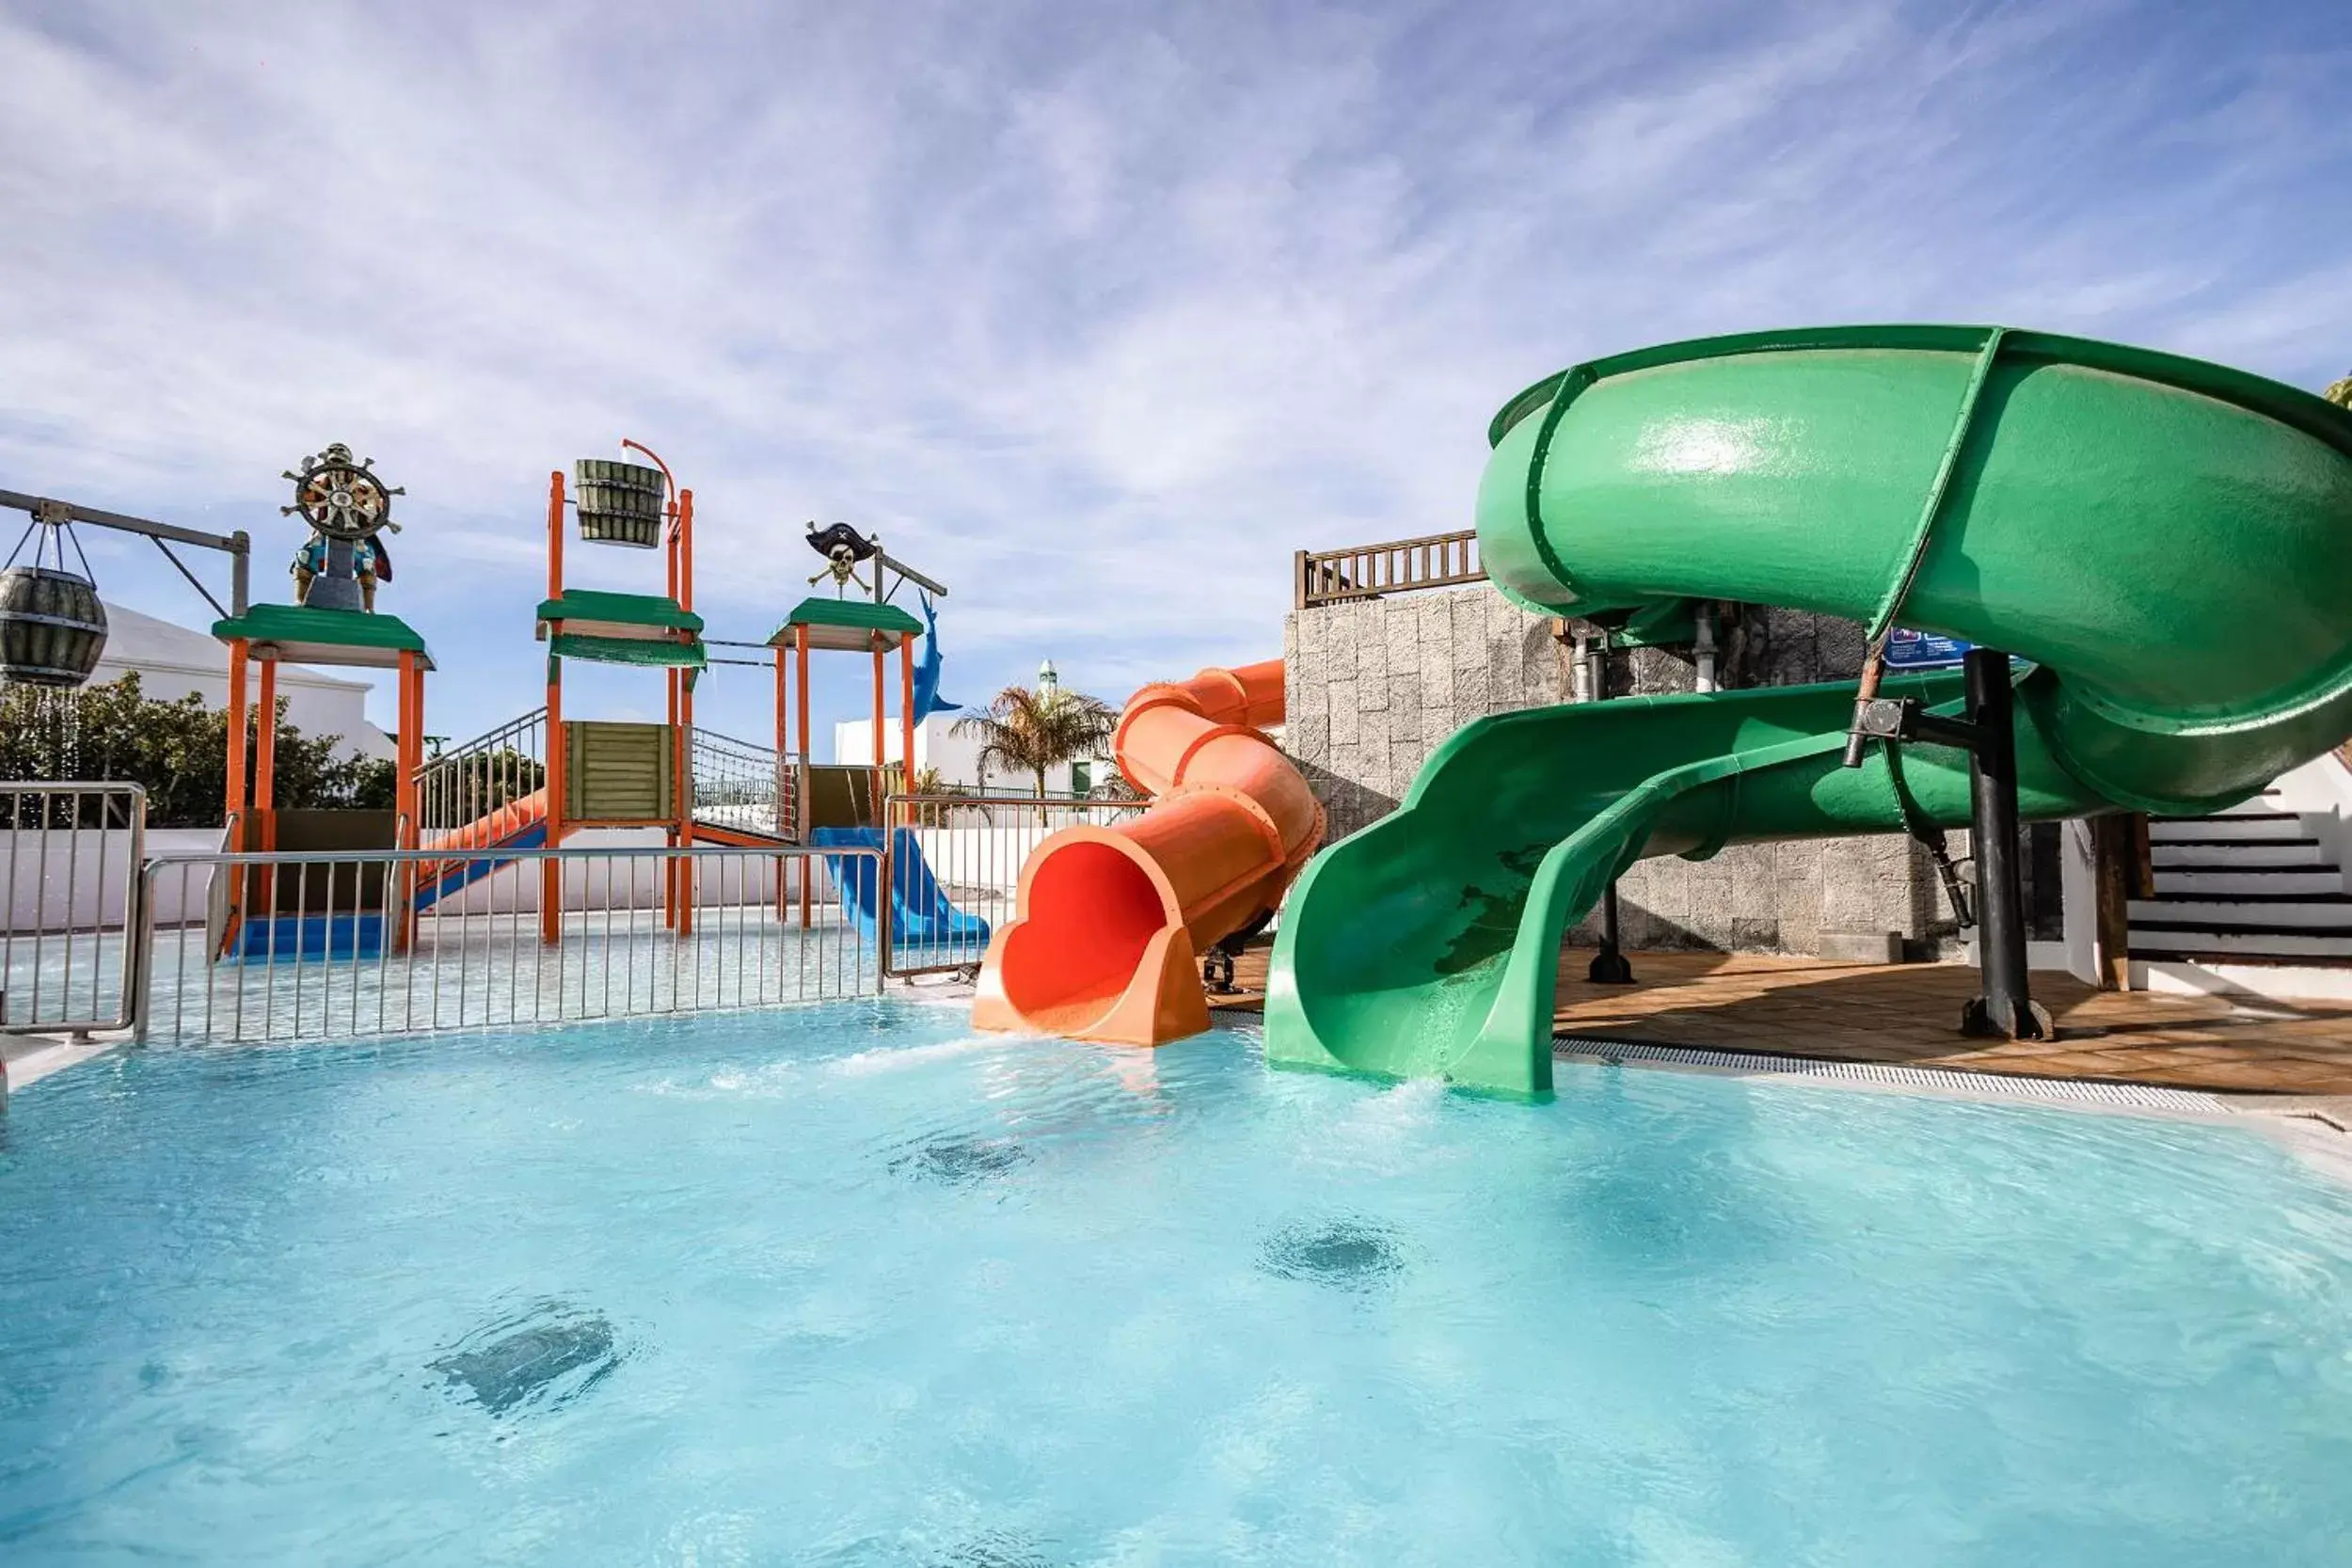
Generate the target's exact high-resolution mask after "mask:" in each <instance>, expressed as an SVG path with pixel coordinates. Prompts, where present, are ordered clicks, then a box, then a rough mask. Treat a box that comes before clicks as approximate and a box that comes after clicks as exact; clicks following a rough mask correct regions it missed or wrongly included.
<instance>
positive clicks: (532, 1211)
mask: <svg viewBox="0 0 2352 1568" xmlns="http://www.w3.org/2000/svg"><path fill="white" fill-rule="evenodd" d="M1561 1082H1562V1091H1563V1092H1562V1094H1561V1097H1560V1099H1559V1101H1558V1102H1557V1103H1555V1104H1552V1105H1549V1106H1544V1107H1534V1108H1531V1107H1526V1106H1518V1105H1510V1104H1502V1103H1494V1102H1487V1101H1478V1100H1473V1099H1469V1098H1465V1097H1461V1096H1451V1095H1446V1094H1442V1093H1439V1092H1437V1091H1435V1090H1432V1089H1429V1088H1426V1087H1421V1086H1406V1087H1383V1086H1379V1085H1369V1084H1365V1083H1359V1082H1355V1081H1351V1080H1345V1079H1336V1078H1325V1077H1321V1076H1314V1075H1304V1074H1292V1073H1267V1072H1265V1071H1264V1070H1263V1068H1262V1066H1261V1065H1260V1060H1259V1055H1258V1050H1257V1046H1256V1044H1255V1042H1254V1041H1253V1040H1252V1039H1251V1038H1249V1037H1247V1036H1245V1035H1241V1034H1236V1033H1233V1032H1220V1033H1217V1034H1214V1035H1210V1036H1206V1037H1200V1038H1197V1039H1193V1040H1188V1041H1185V1042H1183V1043H1181V1044H1178V1045H1173V1046H1168V1047H1167V1048H1164V1049H1163V1050H1161V1051H1159V1052H1157V1053H1141V1052H1130V1051H1119V1050H1107V1049H1103V1050H1098V1049H1095V1048H1090V1047H1085V1046H1073V1045H1070V1044H1066V1043H1062V1042H1058V1041H1039V1040H1023V1039H1007V1038H985V1039H974V1038H972V1037H969V1036H968V1035H967V1033H966V1031H965V1027H964V1024H963V1021H962V1016H961V1011H960V1010H958V1009H949V1008H942V1007H927V1006H919V1005H915V1004H910V1003H903V1002H896V1001H894V1002H860V1003H845V1004H840V1005H834V1006H823V1007H813V1008H807V1009H797V1010H788V1011H784V1012H771V1013H766V1014H737V1015H726V1016H716V1017H707V1018H701V1019H681V1020H675V1021H669V1022H661V1023H658V1024H609V1025H602V1026H598V1027H594V1028H587V1029H576V1030H571V1031H568V1032H563V1033H556V1032H539V1033H531V1034H522V1035H517V1036H514V1037H503V1038H501V1037H442V1038H437V1039H423V1040H413V1041H405V1042H390V1043H380V1044H348V1043H344V1044H337V1045H333V1046H326V1047H280V1048H253V1049H226V1050H205V1051H199V1050H177V1051H152V1052H148V1053H126V1054H122V1055H119V1056H116V1057H112V1058H107V1059H102V1060H100V1061H97V1062H93V1063H89V1064H86V1065H84V1066H82V1067H80V1068H77V1069H72V1070H71V1071H69V1072H66V1073H63V1074H60V1075H58V1076H57V1077H56V1078H52V1079H49V1080H46V1081H44V1082H42V1083H40V1084H38V1085H35V1086H33V1087H32V1088H30V1089H28V1090H26V1091H24V1093H22V1094H20V1095H19V1096H18V1098H17V1100H16V1101H15V1103H14V1104H13V1106H12V1107H11V1108H10V1110H9V1111H8V1114H7V1116H6V1117H5V1119H4V1120H0V1129H5V1140H6V1142H5V1148H4V1149H0V1369H5V1373H6V1375H5V1379H0V1559H5V1560H8V1562H9V1563H11V1564H12V1565H31V1564H37V1563H49V1562H59V1561H73V1562H83V1561H111V1560H123V1559H128V1558H131V1557H133V1556H135V1555H138V1554H140V1553H148V1554H153V1555H158V1556H162V1557H166V1558H168V1559H170V1560H185V1561H196V1562H215V1561H217V1562H230V1561H235V1562H254V1561H299V1562H305V1563H345V1562H349V1563H359V1562H378V1561H394V1560H397V1561H402V1562H426V1563H439V1562H449V1563H474V1562H495V1563H508V1562H513V1563H523V1562H531V1563H541V1562H546V1563H558V1562H561V1563H607V1562H610V1563H643V1562H675V1563H694V1564H710V1563H734V1562H777V1561H785V1562H810V1563H826V1564H866V1563H875V1564H884V1563H887V1564H918V1565H927V1564H941V1565H946V1564H956V1565H961V1568H1007V1565H1029V1564H1053V1565H1062V1564H1079V1563H1209V1562H1215V1563H1310V1562H1313V1563H1322V1562H1360V1563H1381V1564H1391V1563H1394V1564H1404V1563H1429V1564H1438V1563H1443V1564H1449V1565H1451V1564H1467V1563H1502V1562H1545V1563H1657V1564H1677V1565H1680V1564H1708V1565H1711V1564H1732V1563H1739V1564H1746V1563H1759V1564H1761V1563H1792V1562H1805V1563H1820V1564H1831V1563H1836V1564H1844V1563H1853V1564H1873V1565H1878V1564H1888V1563H1928V1562H1935V1563H1947V1562H1948V1563H1986V1564H1994V1563H1998V1564H2003V1565H2014V1564H2020V1563H2027V1562H2035V1563H2052V1562H2064V1563H2110V1562H2111V1563H2131V1564H2136V1565H2137V1564H2165V1563H2212V1562H2217V1561H2233V1562H2262V1563H2320V1562H2329V1563H2340V1562H2342V1561H2343V1560H2344V1550H2345V1546H2344V1543H2345V1542H2346V1541H2347V1540H2352V1487H2347V1486H2346V1485H2345V1484H2344V1478H2345V1477H2346V1476H2347V1475H2352V1194H2347V1193H2346V1192H2345V1191H2344V1189H2342V1188H2339V1187H2336V1186H2334V1185H2331V1184H2329V1183H2328V1182H2327V1181H2326V1180H2323V1179H2321V1178H2320V1177H2318V1176H2316V1175H2314V1174H2312V1173H2311V1172H2308V1171H2306V1170H2305V1169H2303V1168H2302V1167H2300V1166H2298V1165H2297V1164H2296V1163H2295V1162H2294V1161H2293V1160H2292V1159H2291V1158H2290V1157H2289V1156H2288V1155H2286V1154H2285V1153H2284V1152H2282V1151H2281V1150H2280V1149H2279V1148H2276V1147H2274V1146H2273V1145H2272V1144H2270V1143H2269V1142H2267V1141H2265V1139H2263V1138H2261V1137H2258V1136H2256V1135H2253V1134H2250V1133H2249V1132H2244V1131H2242V1130H2239V1129H2235V1128H2229V1127H2219V1126H2213V1125H2208V1124H2202V1123H2188V1122H2170V1121H2161V1120H2150V1119H2137V1118H2126V1117H2107V1116H2090V1115H2083V1114H2076V1113H2069V1112H2063V1111H2052V1110H2039V1109H2031V1108H2017V1107H2012V1106H2007V1105H1999V1106H1995V1105H1986V1104H1980V1103H1970V1102H1964V1101H1947V1100H1937V1099H1927V1098H1908V1097H1896V1096H1889V1095H1880V1094H1865V1093H1856V1092H1853V1091H1840V1090H1836V1089H1824V1088H1819V1087H1810V1086H1805V1085H1795V1084H1787V1083H1780V1082H1758V1081H1755V1080H1744V1079H1733V1078H1727V1077H1716V1076H1701V1075H1693V1074H1683V1073H1674V1072H1662V1071H1656V1070H1643V1069H1612V1068H1599V1067H1567V1066H1564V1067H1563V1069H1562V1075H1561Z"/></svg>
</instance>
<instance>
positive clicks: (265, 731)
mask: <svg viewBox="0 0 2352 1568" xmlns="http://www.w3.org/2000/svg"><path fill="white" fill-rule="evenodd" d="M255 706H256V707H257V708H258V709H259V711H258V712H257V713H255V715H254V723H255V726H256V728H257V729H258V731H259V733H258V734H257V735H256V736H254V738H253V816H254V825H255V826H256V827H258V828H259V829H260V830H261V844H262V848H264V849H275V848H277V847H278V823H277V821H276V816H277V801H278V780H277V771H278V660H277V658H276V657H271V656H267V655H265V656H263V657H262V695H261V700H260V701H259V702H258V703H257V704H255Z"/></svg>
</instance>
